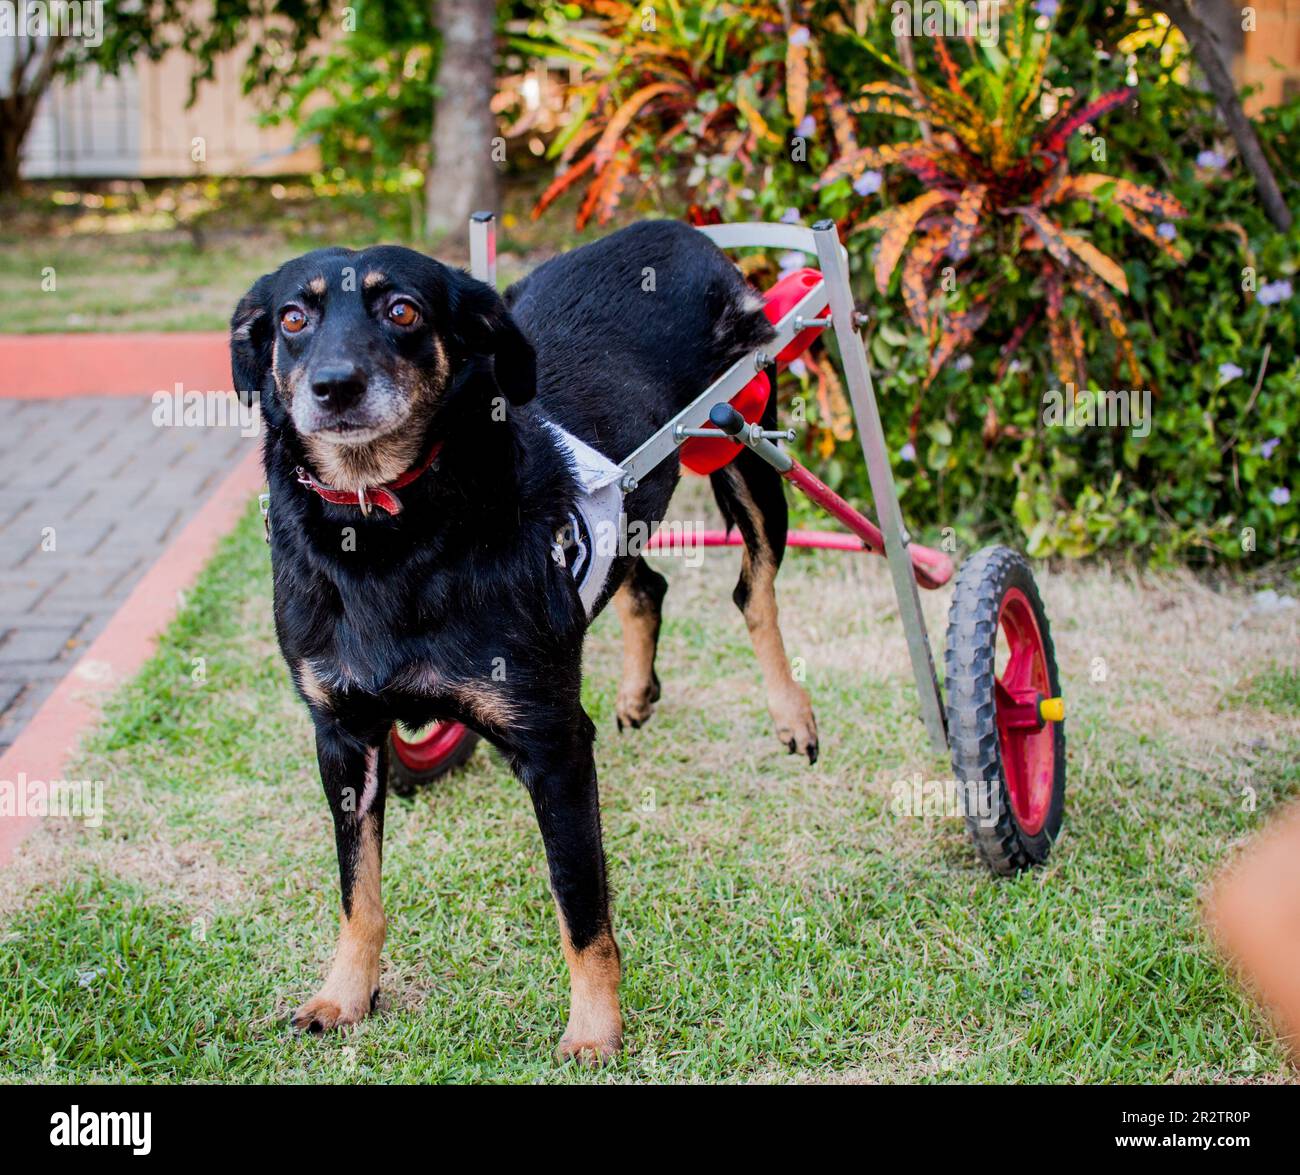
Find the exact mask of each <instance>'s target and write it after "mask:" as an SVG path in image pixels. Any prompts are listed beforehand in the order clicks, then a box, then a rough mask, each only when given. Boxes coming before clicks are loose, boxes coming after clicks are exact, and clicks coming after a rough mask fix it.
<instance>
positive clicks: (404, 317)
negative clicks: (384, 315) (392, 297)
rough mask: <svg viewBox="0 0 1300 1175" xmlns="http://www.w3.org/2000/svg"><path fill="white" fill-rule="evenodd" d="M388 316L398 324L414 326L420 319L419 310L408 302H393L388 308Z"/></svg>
mask: <svg viewBox="0 0 1300 1175" xmlns="http://www.w3.org/2000/svg"><path fill="white" fill-rule="evenodd" d="M388 318H389V320H390V321H391V322H395V323H396V324H397V325H398V326H414V325H415V324H416V323H417V322H419V320H420V312H419V311H418V310H417V309H416V308H415V307H414V306H412V305H411V304H410V302H394V303H393V304H392V305H391V306H390V307H389V308H388Z"/></svg>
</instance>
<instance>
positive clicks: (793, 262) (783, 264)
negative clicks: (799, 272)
mask: <svg viewBox="0 0 1300 1175" xmlns="http://www.w3.org/2000/svg"><path fill="white" fill-rule="evenodd" d="M807 264H808V258H807V257H805V256H804V255H803V254H802V253H800V252H799V251H798V250H797V249H791V250H790V251H789V252H788V253H782V254H781V256H780V259H779V260H778V261H777V268H779V269H780V270H781V272H782V273H788V272H789V271H790V270H792V269H801V268H803V266H805V265H807Z"/></svg>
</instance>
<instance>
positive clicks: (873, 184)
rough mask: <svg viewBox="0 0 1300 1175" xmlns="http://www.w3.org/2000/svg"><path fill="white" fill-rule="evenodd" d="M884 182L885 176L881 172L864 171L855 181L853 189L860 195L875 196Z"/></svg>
mask: <svg viewBox="0 0 1300 1175" xmlns="http://www.w3.org/2000/svg"><path fill="white" fill-rule="evenodd" d="M884 182H885V177H884V176H883V175H881V174H880V172H878V171H864V172H863V173H862V174H861V175H860V176H858V178H857V179H855V180H854V181H853V190H854V191H855V192H857V194H858V195H859V196H874V195H875V194H876V193H877V192H878V191H880V187H881V185H882V184H883V183H884Z"/></svg>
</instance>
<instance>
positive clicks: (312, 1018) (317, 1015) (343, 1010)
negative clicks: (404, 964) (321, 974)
mask: <svg viewBox="0 0 1300 1175" xmlns="http://www.w3.org/2000/svg"><path fill="white" fill-rule="evenodd" d="M378 1002H379V989H378V988H375V989H374V991H372V992H371V993H370V997H369V999H364V998H362V999H357V998H352V999H347V998H338V997H336V996H334V995H333V994H331V993H329V991H328V989H327V990H325V991H322V992H321V993H320V994H319V995H314V996H312V998H311V999H309V1000H308V1001H307V1002H306V1003H305V1004H303V1005H302V1007H301V1008H299V1009H298V1010H297V1011H296V1012H294V1014H293V1016H292V1017H290V1020H289V1023H290V1024H292V1025H293V1028H294V1030H295V1031H297V1032H310V1033H313V1034H315V1035H320V1034H321V1033H323V1032H329V1031H330V1030H331V1029H334V1028H343V1027H346V1026H347V1025H349V1024H357V1023H359V1022H360V1021H362V1020H364V1019H365V1018H366V1015H367V1014H368V1013H369V1012H371V1011H373V1010H374V1008H375V1005H376V1004H377V1003H378Z"/></svg>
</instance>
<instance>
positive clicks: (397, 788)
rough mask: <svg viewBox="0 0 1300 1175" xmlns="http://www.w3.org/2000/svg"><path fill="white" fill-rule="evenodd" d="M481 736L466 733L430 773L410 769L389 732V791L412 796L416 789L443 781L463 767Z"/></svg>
mask: <svg viewBox="0 0 1300 1175" xmlns="http://www.w3.org/2000/svg"><path fill="white" fill-rule="evenodd" d="M478 741H479V736H478V735H477V734H475V733H474V732H473V731H472V730H467V731H465V737H464V738H462V739H461V740H460V742H459V743H457V744H456V749H455V750H453V751H452V752H451V754H450V755H448V756H447V757H446V758H445V759H444V760H443V761H442V762H441V763H439V764H438V766H437V767H434V768H432V769H430V770H428V771H416V770H414V769H413V768H411V767H408V766H407V765H406V764H405V763H403V762H402V760H401V759H399V758H398V757H397V748H396V747H395V746H393V732H392V731H391V730H390V731H389V732H388V748H387V750H388V754H387V759H388V790H389V791H391V792H393V793H394V794H395V795H399V796H411V795H414V794H415V790H416V788H420V787H424V786H425V785H426V784H430V783H433V781H434V780H436V779H441V778H442V777H443V776H444V775H447V774H448V773H450V772H452V771H455V770H456V769H457V768H458V767H463V766H464V765H465V764H466V763H467V762H468V761H469V757H470V756H471V755H472V754H473V753H474V748H475V747H477V746H478Z"/></svg>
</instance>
